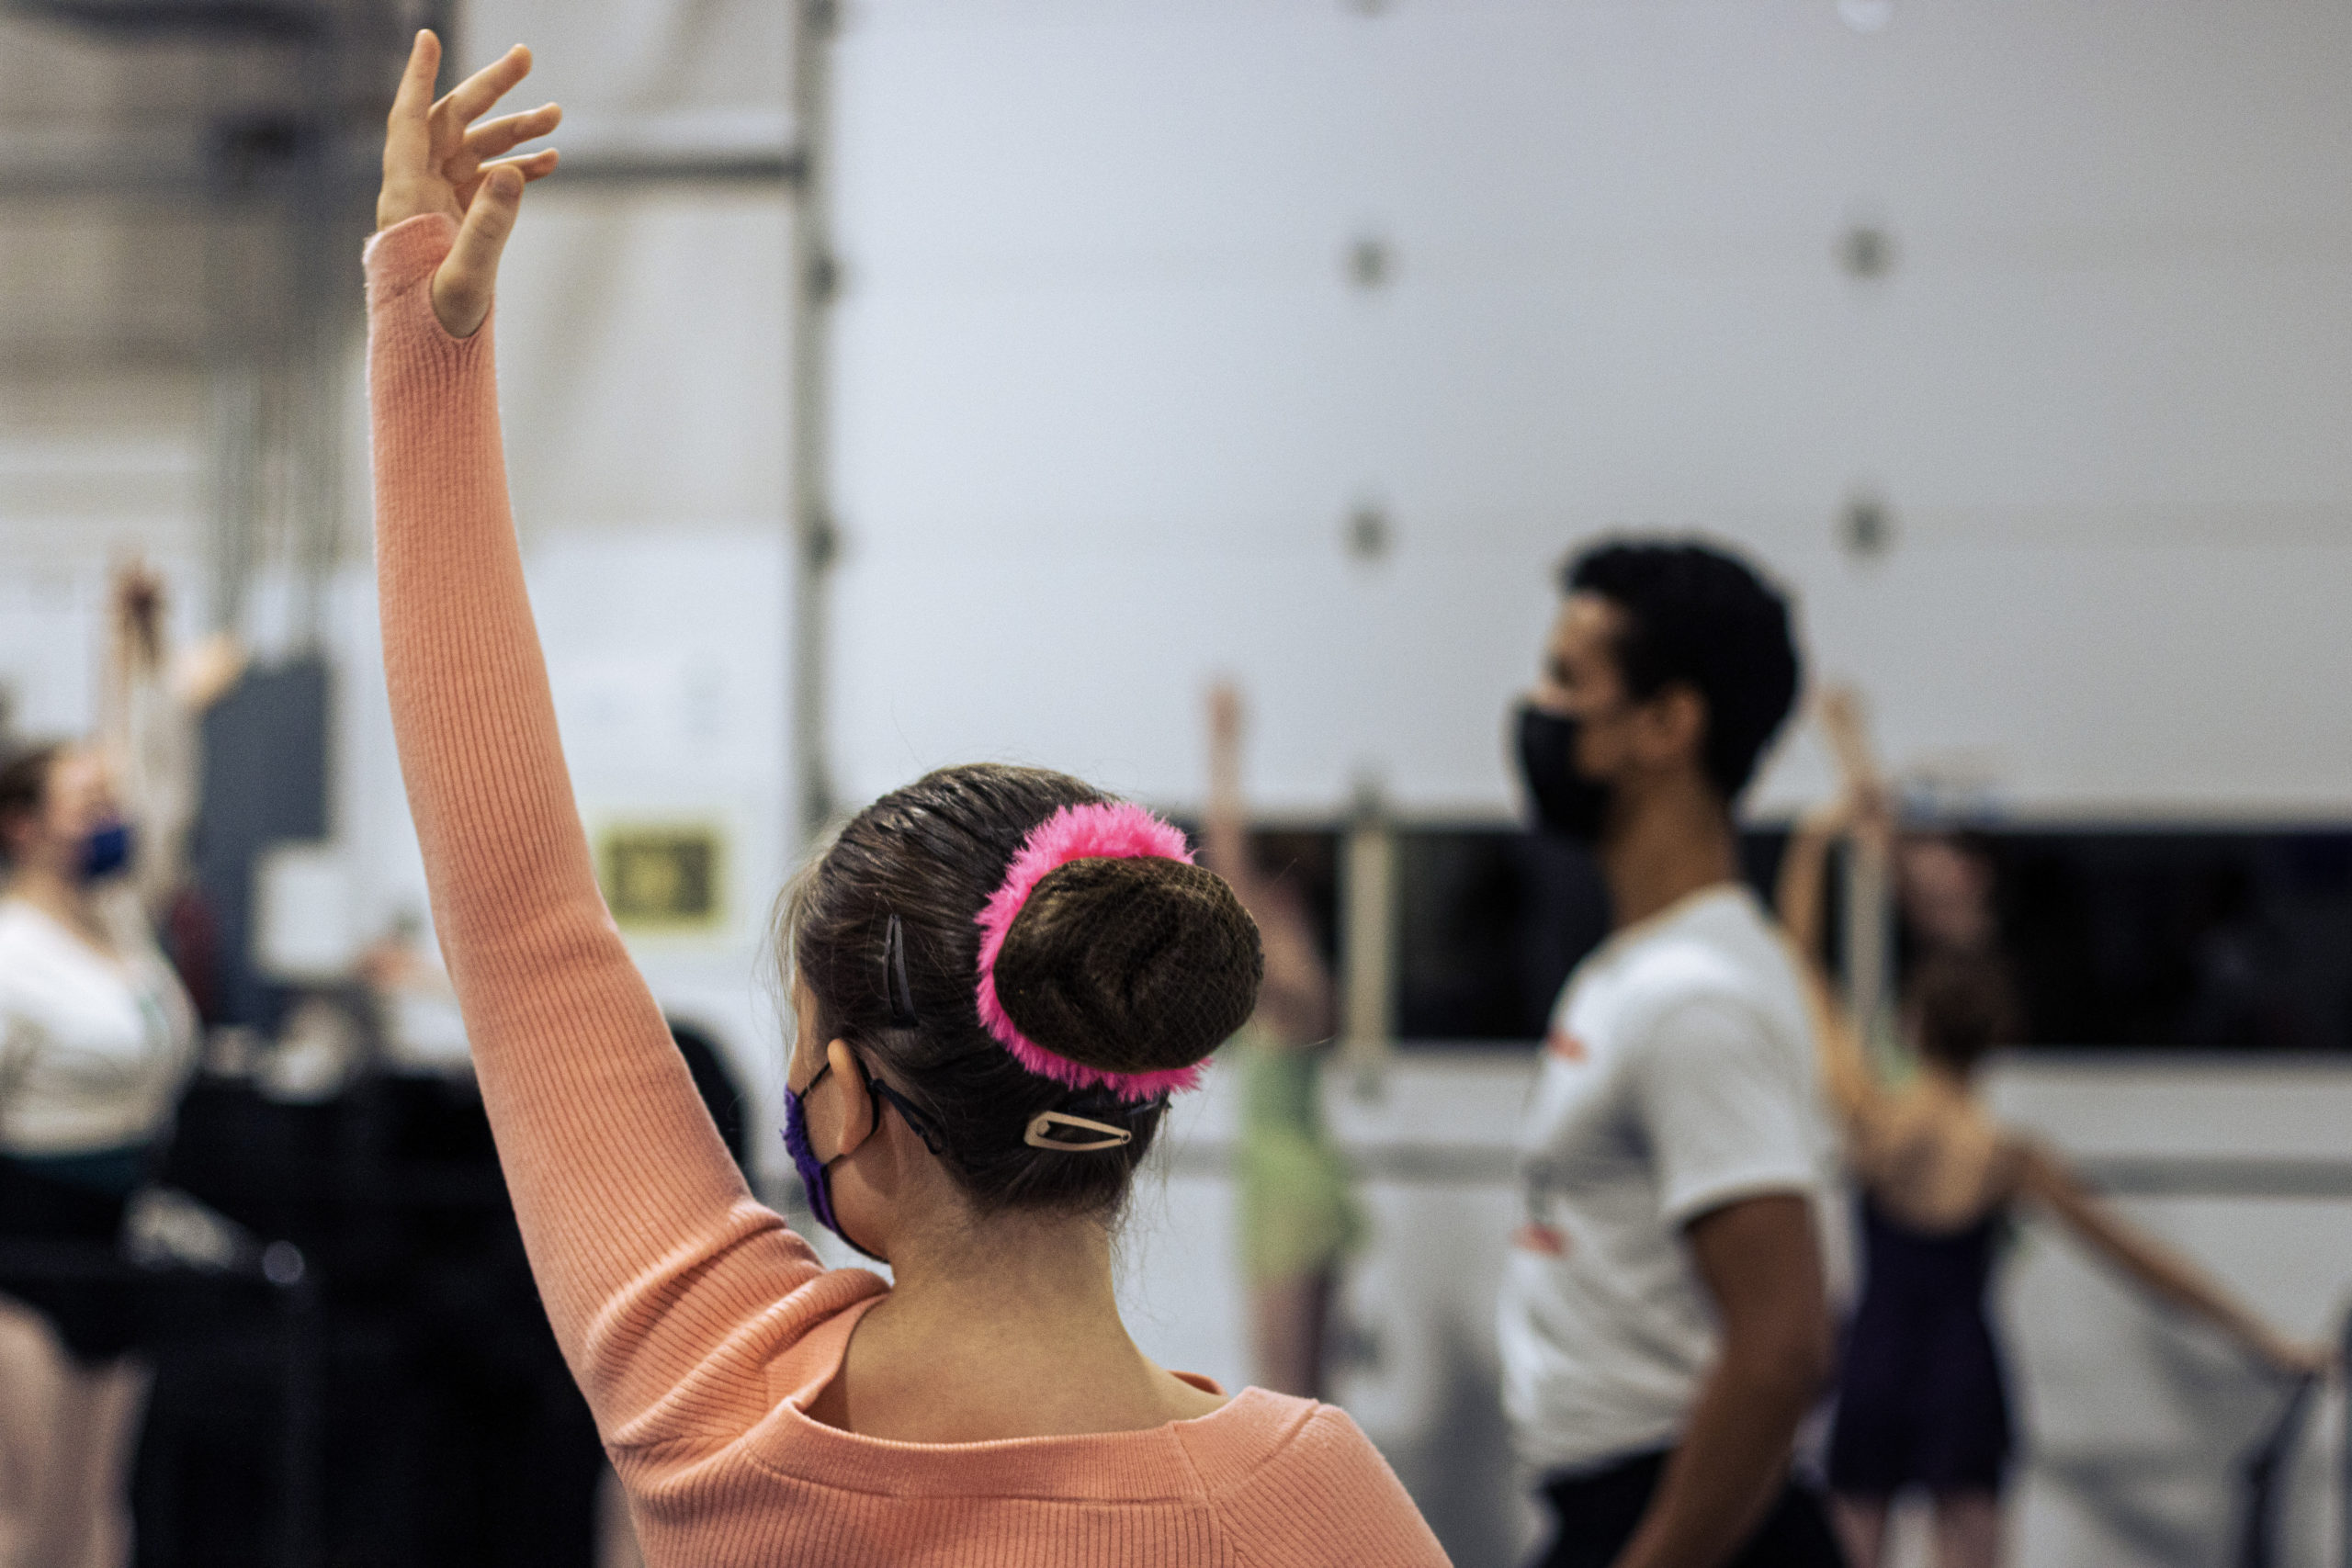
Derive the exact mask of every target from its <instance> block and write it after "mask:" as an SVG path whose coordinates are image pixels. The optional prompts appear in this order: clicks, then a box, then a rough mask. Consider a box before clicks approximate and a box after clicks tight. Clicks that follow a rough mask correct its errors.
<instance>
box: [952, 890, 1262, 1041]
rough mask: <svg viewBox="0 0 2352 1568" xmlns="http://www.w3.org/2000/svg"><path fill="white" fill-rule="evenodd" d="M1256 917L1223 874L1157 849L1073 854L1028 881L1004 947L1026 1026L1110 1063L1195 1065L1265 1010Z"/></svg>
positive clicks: (1001, 960)
mask: <svg viewBox="0 0 2352 1568" xmlns="http://www.w3.org/2000/svg"><path fill="white" fill-rule="evenodd" d="M1265 967H1266V964H1265V955H1264V954H1263V953H1262V952H1261V951H1260V948H1259V944H1258V926H1257V922H1256V921H1254V920H1252V919H1250V912H1249V911H1248V910H1247V909H1244V908H1242V907H1241V900H1240V899H1238V898H1237V897H1234V893H1233V889H1232V888H1231V887H1229V886H1227V885H1226V882H1225V879H1224V878H1223V877H1221V876H1219V875H1217V874H1216V873H1214V872H1212V871H1209V870H1208V869H1206V868H1205V867H1203V866H1197V865H1187V864H1186V863H1183V862H1182V861H1176V860H1162V859H1159V858H1157V857H1153V856H1130V857H1121V858H1118V859H1086V860H1074V861H1069V862H1067V863H1064V864H1061V865H1059V866H1057V867H1055V868H1054V869H1053V870H1052V871H1051V872H1049V873H1047V874H1046V875H1045V876H1044V877H1042V878H1040V879H1039V881H1038V883H1037V886H1035V888H1033V889H1032V890H1031V891H1030V894H1029V898H1028V901H1027V902H1026V903H1025V904H1023V906H1022V909H1021V913H1020V915H1019V916H1018V917H1016V918H1015V919H1014V920H1013V922H1012V927H1011V929H1010V930H1008V931H1006V932H1005V937H1004V948H1003V951H1002V952H1001V953H998V954H997V960H996V990H997V998H998V1000H999V1002H1000V1003H1001V1005H1002V1007H1003V1008H1004V1010H1005V1013H1006V1015H1007V1016H1008V1017H1010V1018H1011V1019H1012V1021H1013V1023H1014V1024H1015V1025H1016V1026H1017V1027H1018V1028H1019V1029H1020V1031H1021V1032H1022V1033H1023V1034H1025V1035H1027V1036H1028V1037H1029V1038H1030V1039H1032V1040H1034V1041H1035V1042H1036V1043H1038V1044H1040V1045H1042V1046H1044V1047H1045V1048H1046V1050H1048V1051H1051V1052H1053V1053H1054V1054H1055V1055H1060V1056H1067V1057H1068V1058H1069V1059H1070V1060H1071V1061H1073V1062H1077V1063H1080V1064H1082V1065H1083V1066H1090V1067H1095V1068H1099V1069H1101V1070H1103V1071H1104V1072H1114V1073H1142V1072H1163V1071H1168V1070H1170V1069H1174V1068H1180V1067H1189V1066H1192V1065H1193V1063H1195V1062H1198V1061H1199V1060H1201V1059H1202V1058H1203V1057H1204V1056H1206V1055H1208V1054H1209V1053H1210V1052H1212V1051H1214V1050H1216V1048H1217V1046H1218V1045H1220V1044H1222V1043H1224V1042H1225V1041H1226V1040H1227V1039H1228V1038H1230V1037H1231V1036H1232V1034H1233V1033H1234V1032H1235V1031H1237V1030H1238V1029H1239V1028H1240V1027H1241V1026H1242V1025H1243V1024H1244V1023H1247V1022H1248V1021H1250V1014H1251V1013H1252V1012H1254V1011H1255V1010H1257V1006H1258V985H1259V982H1260V981H1261V979H1262V978H1263V977H1264V976H1265Z"/></svg>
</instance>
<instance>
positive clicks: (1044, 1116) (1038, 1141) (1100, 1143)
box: [1021, 1111, 1136, 1154]
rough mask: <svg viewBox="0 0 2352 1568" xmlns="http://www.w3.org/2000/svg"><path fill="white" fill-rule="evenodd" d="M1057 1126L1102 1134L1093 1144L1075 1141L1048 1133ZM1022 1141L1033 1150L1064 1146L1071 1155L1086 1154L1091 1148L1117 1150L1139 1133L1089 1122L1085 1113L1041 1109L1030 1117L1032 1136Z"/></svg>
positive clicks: (1129, 1142) (1103, 1123)
mask: <svg viewBox="0 0 2352 1568" xmlns="http://www.w3.org/2000/svg"><path fill="white" fill-rule="evenodd" d="M1056 1127H1072V1128H1076V1129H1078V1130H1080V1131H1081V1132H1087V1133H1100V1134H1103V1135H1102V1136H1101V1137H1099V1138H1096V1139H1094V1140H1093V1141H1092V1142H1091V1143H1083V1144H1080V1143H1072V1142H1069V1141H1068V1140H1066V1139H1062V1138H1054V1137H1048V1136H1047V1135H1046V1134H1049V1133H1051V1132H1052V1131H1053V1130H1054V1129H1055V1128H1056ZM1021 1141H1022V1142H1023V1143H1024V1144H1027V1145H1029V1146H1030V1147H1031V1148H1033V1149H1063V1150H1067V1151H1069V1152H1070V1153H1072V1154H1083V1153H1085V1152H1086V1151H1087V1150H1089V1149H1115V1148H1117V1147H1118V1146H1119V1145H1122V1144H1132V1143H1134V1142H1135V1141H1136V1135H1135V1134H1134V1133H1132V1132H1131V1131H1129V1130H1128V1129H1126V1128H1125V1127H1114V1126H1112V1125H1111V1124H1110V1123H1109V1122H1090V1121H1088V1120H1087V1119H1086V1118H1085V1117H1083V1116H1072V1115H1069V1114H1068V1113H1067V1112H1065V1111H1039V1112H1037V1114H1036V1115H1035V1116H1032V1117H1031V1118H1030V1119H1029V1135H1028V1136H1027V1137H1025V1138H1023V1139H1022V1140H1021Z"/></svg>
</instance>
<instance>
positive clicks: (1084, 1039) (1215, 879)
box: [782, 763, 1264, 1218]
mask: <svg viewBox="0 0 2352 1568" xmlns="http://www.w3.org/2000/svg"><path fill="white" fill-rule="evenodd" d="M1109 798H1110V797H1109V796H1107V795H1104V794H1103V792H1102V791H1100V790H1098V789H1095V788H1094V787H1092V786H1091V785H1090V784H1085V783H1082V782H1081V781H1080V780H1078V779H1074V778H1071V777H1070V776H1069V775H1068V774H1066V773H1048V772H1046V771H1045V770H1043V769H1040V768H1014V767H1003V766H998V765H995V764H988V763H982V764H977V765H973V766H968V767H960V768H943V769H941V770H940V771H939V772H937V773H931V774H928V775H926V776H925V777H923V778H921V779H918V780H916V781H915V782H914V783H913V784H909V785H907V786H906V787H905V788H903V789H897V790H893V791H891V792H890V793H889V794H888V795H884V796H883V797H882V798H881V799H879V800H877V801H876V802H875V803H874V804H873V805H871V806H869V807H866V808H865V810H863V811H861V812H859V813H858V814H857V815H856V816H855V817H854V818H851V819H850V821H849V823H848V824H847V826H845V827H843V828H842V831H841V836H840V837H839V838H838V839H836V840H834V841H833V844H832V847H831V849H829V850H827V851H826V852H825V854H824V856H823V858H821V859H820V860H819V861H818V862H817V863H816V864H814V865H813V866H811V867H810V868H809V870H808V871H807V872H805V873H804V874H802V875H801V877H800V878H799V880H798V881H797V883H795V885H794V886H792V887H791V888H790V889H789V890H787V892H786V903H785V908H784V917H783V925H784V931H783V933H782V934H783V938H784V942H785V947H786V959H787V962H788V963H789V964H790V966H791V969H792V972H794V973H796V974H797V976H799V977H800V979H801V980H802V982H803V983H805V984H806V985H807V986H808V987H809V991H810V992H811V994H813V995H814V997H815V998H816V1002H817V1018H818V1024H819V1027H820V1028H821V1029H822V1030H823V1031H824V1034H823V1035H822V1038H824V1039H827V1040H832V1039H841V1040H843V1041H846V1042H847V1043H849V1045H850V1046H851V1048H852V1049H853V1050H854V1051H856V1052H857V1053H859V1054H860V1055H862V1056H864V1057H865V1060H866V1063H867V1065H868V1066H869V1067H871V1068H879V1069H880V1070H881V1073H882V1076H883V1077H884V1078H885V1079H886V1080H887V1081H888V1083H889V1084H890V1085H891V1086H892V1087H893V1088H894V1089H897V1090H899V1092H900V1093H902V1094H903V1095H904V1096H905V1098H906V1099H907V1100H909V1101H910V1102H911V1103H912V1105H913V1106H914V1109H915V1111H916V1113H917V1115H918V1116H919V1117H921V1119H922V1123H923V1125H924V1127H927V1128H928V1129H929V1130H930V1132H931V1134H932V1135H933V1137H935V1139H936V1140H937V1141H936V1142H935V1143H933V1145H932V1147H933V1152H934V1153H935V1154H937V1155H938V1156H939V1157H940V1160H941V1163H942V1164H944V1166H946V1168H948V1170H949V1172H950V1173H951V1174H952V1175H953V1176H954V1178H955V1179H956V1183H957V1184H958V1185H959V1186H960V1187H961V1188H962V1189H963V1190H964V1191H965V1193H966V1194H967V1196H968V1197H969V1198H970V1199H971V1200H972V1201H973V1203H974V1205H975V1206H976V1207H977V1208H978V1209H979V1210H980V1211H981V1212H982V1213H989V1212H995V1211H1001V1210H1007V1209H1033V1210H1052V1211H1063V1212H1077V1213H1092V1214H1097V1215H1101V1216H1103V1217H1105V1218H1108V1217H1110V1216H1112V1215H1114V1214H1115V1213H1117V1212H1118V1210H1119V1209H1120V1207H1121V1206H1122V1205H1123V1204H1124V1203H1125V1200H1126V1196H1127V1192H1128V1189H1129V1187H1130V1185H1131V1184H1132V1181H1133V1178H1134V1174H1135V1168H1136V1166H1137V1165H1139V1164H1140V1163H1142V1160H1143V1157H1144V1156H1145V1155H1146V1154H1148V1153H1149V1152H1150V1149H1151V1143H1152V1137H1153V1134H1155V1133H1156V1132H1157V1131H1158V1129H1159V1122H1160V1119H1161V1117H1162V1115H1163V1114H1164V1107H1163V1106H1162V1105H1161V1104H1160V1103H1159V1102H1147V1103H1146V1104H1145V1105H1144V1106H1142V1107H1136V1106H1133V1105H1130V1104H1128V1103H1127V1102H1125V1101H1124V1100H1121V1099H1119V1098H1118V1097H1117V1096H1116V1095H1114V1093H1112V1092H1111V1091H1110V1090H1108V1089H1101V1088H1095V1089H1073V1088H1071V1087H1070V1086H1069V1085H1067V1084H1064V1083H1060V1082H1058V1081H1057V1080H1055V1079H1053V1078H1049V1077H1042V1076H1040V1075H1038V1074H1036V1073H1033V1072H1031V1071H1029V1070H1028V1068H1026V1067H1024V1066H1022V1065H1021V1063H1020V1061H1019V1060H1018V1059H1016V1058H1015V1057H1014V1056H1013V1055H1012V1053H1011V1052H1010V1051H1007V1050H1006V1049H1005V1048H1004V1047H1003V1046H1002V1045H1001V1044H1000V1043H998V1042H997V1040H996V1038H995V1036H993V1035H991V1034H990V1033H989V1032H988V1031H987V1030H986V1029H985V1028H984V1027H983V1026H982V1024H981V1022H980V1017H979V1007H978V984H979V953H980V928H979V926H978V921H977V917H978V914H979V912H980V908H981V906H983V905H984V904H986V903H987V902H988V901H989V897H991V896H992V895H993V894H994V893H995V892H996V890H997V888H998V886H1000V885H1001V884H1002V882H1003V881H1004V875H1005V868H1006V866H1007V865H1008V863H1010V862H1011V861H1012V857H1013V856H1014V855H1015V854H1016V853H1017V852H1019V851H1020V849H1021V846H1022V844H1023V841H1024V840H1026V839H1027V838H1028V836H1029V834H1030V833H1031V831H1032V830H1034V829H1035V828H1037V827H1038V826H1039V825H1040V824H1041V823H1043V822H1044V821H1046V818H1050V817H1052V816H1053V815H1054V814H1055V813H1056V812H1057V811H1058V810H1060V809H1061V808H1062V807H1066V806H1091V805H1097V804H1101V803H1103V802H1104V801H1107V800H1108V799H1109ZM894 916H895V917H896V918H897V919H898V921H899V927H900V931H901V939H900V940H901V942H902V944H903V953H904V955H905V972H906V982H907V985H906V991H907V994H906V996H905V997H904V998H896V999H894V998H893V995H892V993H893V991H894V989H895V987H896V979H895V976H892V974H891V973H890V961H889V954H888V947H887V940H888V938H887V933H888V928H889V924H890V920H891V919H892V917H894ZM1263 972H1264V959H1263V956H1262V954H1261V951H1260V947H1259V942H1258V928H1257V926H1256V924H1255V923H1254V922H1253V921H1252V920H1251V919H1250V915H1249V913H1248V911H1247V910H1245V909H1243V908H1242V907H1241V902H1240V900H1239V899H1238V897H1235V895H1234V892H1233V889H1232V888H1230V887H1229V886H1227V885H1226V883H1225V881H1224V879H1223V878H1221V877H1219V876H1217V875H1216V874H1214V873H1212V872H1210V871H1208V870H1207V869H1206V868H1205V867H1202V866H1197V865H1192V864H1188V863H1184V862H1182V861H1174V860H1159V859H1150V858H1136V859H1123V860H1108V859H1081V860H1074V861H1070V862H1069V863H1065V864H1063V865H1061V866H1058V867H1057V868H1056V869H1055V870H1053V871H1051V872H1049V873H1047V874H1046V875H1045V876H1044V877H1042V878H1041V879H1039V881H1038V883H1037V885H1036V886H1035V888H1034V889H1033V890H1032V891H1031V893H1030V895H1029V897H1028V900H1027V901H1026V902H1025V903H1024V904H1023V906H1022V908H1021V912H1020V914H1019V915H1018V916H1016V917H1015V918H1014V919H1013V921H1012V925H1011V927H1010V928H1008V929H1007V931H1006V932H1005V939H1004V945H1003V948H1002V949H1001V952H1000V953H998V955H997V963H996V974H997V979H998V996H999V999H1000V1001H1001V1004H1002V1005H1003V1007H1004V1010H1005V1011H1006V1012H1007V1014H1009V1015H1010V1016H1011V1017H1012V1021H1013V1022H1014V1023H1015V1024H1016V1025H1018V1026H1019V1028H1020V1030H1021V1032H1022V1033H1023V1034H1024V1035H1026V1036H1028V1038H1029V1039H1031V1040H1032V1041H1034V1042H1035V1043H1037V1044H1039V1045H1042V1046H1044V1047H1045V1048H1046V1050H1048V1051H1051V1052H1053V1053H1055V1054H1056V1055H1060V1056H1063V1057H1065V1058H1067V1059H1069V1060H1070V1061H1074V1062H1078V1063H1081V1064H1083V1065H1085V1066H1091V1067H1095V1068H1098V1069H1102V1070H1104V1071H1108V1072H1119V1073H1126V1072H1155V1071H1165V1070H1169V1069H1173V1068H1182V1067H1189V1066H1193V1064H1195V1063H1197V1062H1199V1061H1201V1060H1202V1059H1204V1057H1206V1056H1207V1055H1209V1054H1210V1053H1211V1052H1213V1051H1215V1050H1216V1048H1217V1046H1218V1045H1220V1044H1222V1043H1224V1042H1225V1041H1226V1039H1227V1037H1229V1036H1230V1035H1231V1034H1233V1032H1235V1031H1237V1030H1238V1029H1239V1028H1240V1027H1241V1025H1242V1024H1244V1023H1245V1022H1247V1021H1249V1018H1250V1013H1251V1012H1252V1011H1254V1010H1256V1008H1257V1004H1258V986H1259V982H1260V980H1261V977H1262V976H1263ZM897 1000H903V1001H911V1002H912V1004H913V1016H914V1021H913V1023H912V1024H911V1025H909V1024H908V1023H906V1022H905V1021H904V1017H905V1010H904V1008H903V1007H902V1006H899V1005H895V1001H897ZM1040 1111H1063V1112H1065V1113H1067V1114H1069V1115H1075V1116H1083V1117H1086V1118H1087V1119H1089V1120H1091V1121H1098V1122H1110V1123H1113V1124H1114V1125H1120V1126H1125V1127H1127V1128H1128V1129H1130V1130H1131V1131H1133V1133H1134V1134H1135V1137H1134V1139H1133V1141H1132V1142H1130V1143H1128V1144H1125V1145H1121V1146H1118V1147H1114V1148H1108V1149H1102V1150H1095V1151H1089V1152H1082V1153H1080V1152H1072V1151H1069V1150H1062V1149H1040V1148H1035V1147H1033V1146H1031V1145H1029V1144H1028V1143H1027V1142H1026V1141H1025V1138H1024V1134H1025V1133H1026V1131H1027V1129H1028V1126H1029V1123H1030V1122H1031V1120H1032V1118H1034V1117H1035V1116H1036V1115H1037V1114H1038V1113H1039V1112H1040ZM885 1113H886V1114H887V1112H885ZM918 1130H919V1131H920V1129H918Z"/></svg>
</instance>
